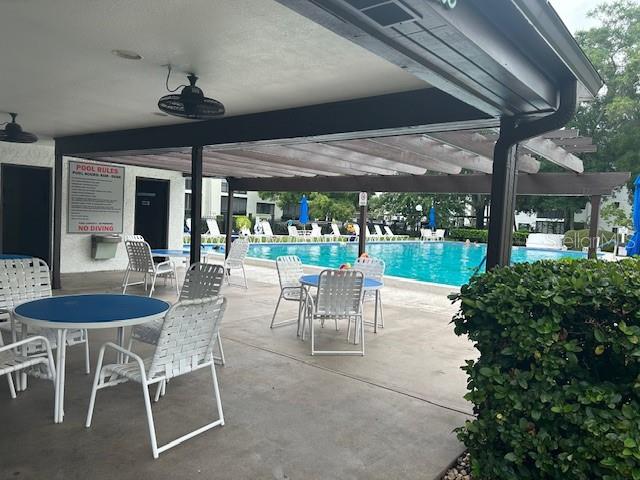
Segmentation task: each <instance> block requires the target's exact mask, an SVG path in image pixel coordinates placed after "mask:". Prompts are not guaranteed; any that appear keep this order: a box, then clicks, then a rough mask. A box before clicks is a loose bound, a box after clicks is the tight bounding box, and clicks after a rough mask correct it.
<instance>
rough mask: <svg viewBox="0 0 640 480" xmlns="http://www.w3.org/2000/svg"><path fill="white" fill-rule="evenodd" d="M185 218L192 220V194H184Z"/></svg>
mask: <svg viewBox="0 0 640 480" xmlns="http://www.w3.org/2000/svg"><path fill="white" fill-rule="evenodd" d="M184 216H185V217H186V218H191V194H190V193H185V194H184Z"/></svg>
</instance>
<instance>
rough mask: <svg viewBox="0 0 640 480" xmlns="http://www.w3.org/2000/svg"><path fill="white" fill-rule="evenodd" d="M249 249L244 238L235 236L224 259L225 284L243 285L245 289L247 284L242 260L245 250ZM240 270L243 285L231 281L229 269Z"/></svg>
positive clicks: (245, 254)
mask: <svg viewBox="0 0 640 480" xmlns="http://www.w3.org/2000/svg"><path fill="white" fill-rule="evenodd" d="M248 251H249V241H248V240H247V239H245V238H237V239H236V240H235V241H234V242H233V243H232V244H231V248H230V249H229V255H228V256H227V258H226V259H225V261H224V276H225V279H226V280H227V285H234V286H237V287H239V286H244V288H245V290H246V289H248V288H249V286H248V285H247V273H246V272H245V270H244V260H245V258H247V252H248ZM232 269H240V270H242V278H243V281H244V284H243V285H237V284H233V283H231V270H232Z"/></svg>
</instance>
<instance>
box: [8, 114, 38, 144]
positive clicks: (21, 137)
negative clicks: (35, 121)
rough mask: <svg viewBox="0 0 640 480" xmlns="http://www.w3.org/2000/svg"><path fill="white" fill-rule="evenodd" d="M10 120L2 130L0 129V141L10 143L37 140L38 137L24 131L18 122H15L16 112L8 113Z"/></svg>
mask: <svg viewBox="0 0 640 480" xmlns="http://www.w3.org/2000/svg"><path fill="white" fill-rule="evenodd" d="M9 115H11V121H10V122H8V123H7V124H6V125H5V127H4V129H3V130H0V142H10V143H33V142H37V141H38V137H37V136H35V135H34V134H33V133H29V132H25V131H24V130H23V129H22V127H21V126H20V124H19V123H16V117H17V116H18V114H17V113H10V114H9Z"/></svg>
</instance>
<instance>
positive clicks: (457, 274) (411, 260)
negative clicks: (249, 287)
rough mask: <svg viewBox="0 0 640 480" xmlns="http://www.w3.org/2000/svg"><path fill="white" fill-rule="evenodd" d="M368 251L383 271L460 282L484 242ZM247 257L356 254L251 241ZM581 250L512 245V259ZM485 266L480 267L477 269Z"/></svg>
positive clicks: (306, 258)
mask: <svg viewBox="0 0 640 480" xmlns="http://www.w3.org/2000/svg"><path fill="white" fill-rule="evenodd" d="M367 253H368V254H369V255H370V256H372V257H377V258H381V259H382V260H384V262H385V264H386V272H385V274H386V275H392V276H395V277H403V278H410V279H413V280H419V281H423V282H432V283H441V284H445V285H454V286H461V285H464V284H465V283H467V282H468V280H469V278H471V276H472V275H473V273H474V272H475V271H476V270H477V269H478V266H479V265H480V264H481V263H482V261H483V259H484V258H485V255H486V253H487V246H486V245H484V244H478V245H474V244H471V245H466V244H464V243H460V242H424V243H419V242H393V243H392V242H385V243H369V244H368V245H367ZM248 255H249V256H250V257H254V258H263V259H270V260H275V259H276V258H278V257H279V256H282V255H297V256H298V257H300V259H301V260H302V263H303V264H306V265H317V266H321V267H329V268H338V267H339V266H340V265H342V264H343V263H351V264H353V262H354V261H355V259H356V258H357V256H358V245H357V243H355V242H352V243H346V244H336V243H322V244H317V243H312V244H252V245H251V247H250V248H249V254H248ZM585 256H586V255H585V254H583V253H581V252H568V251H565V252H562V251H549V250H536V249H532V248H524V247H514V248H513V253H512V255H511V259H512V261H513V262H518V263H519V262H535V261H537V260H558V259H560V258H585ZM483 270H484V265H483V268H482V269H481V270H480V271H483Z"/></svg>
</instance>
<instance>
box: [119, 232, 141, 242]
mask: <svg viewBox="0 0 640 480" xmlns="http://www.w3.org/2000/svg"><path fill="white" fill-rule="evenodd" d="M127 240H136V241H138V242H144V241H145V240H144V237H143V236H142V235H136V234H135V233H130V234H127V235H125V236H124V241H125V242H126V241H127Z"/></svg>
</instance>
